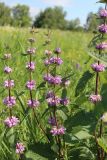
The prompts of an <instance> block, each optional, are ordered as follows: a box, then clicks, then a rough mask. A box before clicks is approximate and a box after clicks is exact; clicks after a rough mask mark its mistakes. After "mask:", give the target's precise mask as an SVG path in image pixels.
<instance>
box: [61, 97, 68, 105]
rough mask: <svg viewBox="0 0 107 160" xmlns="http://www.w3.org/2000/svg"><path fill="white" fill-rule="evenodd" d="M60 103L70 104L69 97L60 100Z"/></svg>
mask: <svg viewBox="0 0 107 160" xmlns="http://www.w3.org/2000/svg"><path fill="white" fill-rule="evenodd" d="M60 103H61V104H62V105H64V106H67V105H68V104H69V100H68V99H67V98H63V99H61V100H60Z"/></svg>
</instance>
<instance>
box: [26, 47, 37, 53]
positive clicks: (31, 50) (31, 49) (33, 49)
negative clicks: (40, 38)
mask: <svg viewBox="0 0 107 160" xmlns="http://www.w3.org/2000/svg"><path fill="white" fill-rule="evenodd" d="M35 51H36V48H29V49H28V50H27V53H28V54H34V53H35Z"/></svg>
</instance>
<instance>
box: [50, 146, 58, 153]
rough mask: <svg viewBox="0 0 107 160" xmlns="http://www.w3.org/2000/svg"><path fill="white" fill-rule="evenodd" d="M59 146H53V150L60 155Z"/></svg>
mask: <svg viewBox="0 0 107 160" xmlns="http://www.w3.org/2000/svg"><path fill="white" fill-rule="evenodd" d="M58 148H59V147H58V145H57V144H53V145H52V147H51V149H52V150H53V151H54V152H55V153H58Z"/></svg>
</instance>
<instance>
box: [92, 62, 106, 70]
mask: <svg viewBox="0 0 107 160" xmlns="http://www.w3.org/2000/svg"><path fill="white" fill-rule="evenodd" d="M91 67H92V69H93V70H94V71H95V72H103V71H105V68H106V66H105V65H104V64H101V63H100V64H98V63H94V64H92V65H91Z"/></svg>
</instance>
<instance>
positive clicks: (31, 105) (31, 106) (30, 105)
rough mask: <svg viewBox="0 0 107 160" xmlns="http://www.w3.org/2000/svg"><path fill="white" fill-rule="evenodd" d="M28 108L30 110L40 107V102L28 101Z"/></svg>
mask: <svg viewBox="0 0 107 160" xmlns="http://www.w3.org/2000/svg"><path fill="white" fill-rule="evenodd" d="M27 104H28V106H29V107H30V108H37V107H38V106H39V105H40V102H39V101H38V100H31V99H30V100H28V102H27Z"/></svg>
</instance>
